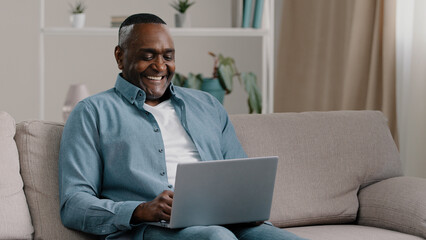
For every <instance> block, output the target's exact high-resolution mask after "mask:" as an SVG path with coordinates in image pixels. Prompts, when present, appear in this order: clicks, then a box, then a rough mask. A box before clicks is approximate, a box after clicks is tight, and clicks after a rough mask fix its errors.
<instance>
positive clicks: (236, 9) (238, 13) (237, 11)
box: [231, 0, 243, 28]
mask: <svg viewBox="0 0 426 240" xmlns="http://www.w3.org/2000/svg"><path fill="white" fill-rule="evenodd" d="M231 14H232V27H237V28H239V27H241V25H242V18H243V0H232V2H231Z"/></svg>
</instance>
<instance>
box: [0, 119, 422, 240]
mask: <svg viewBox="0 0 426 240" xmlns="http://www.w3.org/2000/svg"><path fill="white" fill-rule="evenodd" d="M230 119H231V121H232V123H233V124H234V127H235V130H236V132H237V135H238V137H239V139H240V141H241V143H242V145H243V147H244V149H245V150H246V152H247V154H248V155H249V156H265V155H277V156H279V163H278V172H277V177H276V183H275V189H274V197H273V204H272V210H271V217H270V222H272V223H273V224H274V225H275V226H277V227H280V228H284V229H286V230H288V231H291V232H293V233H295V234H297V235H299V236H301V237H305V238H307V239H312V240H337V239H339V240H340V239H348V240H352V239H353V240H361V239H362V240H365V239H371V240H373V239H374V240H376V239H377V240H379V239H386V240H392V239H395V240H397V239H398V240H420V239H424V238H426V179H423V178H414V177H407V176H403V174H402V166H401V162H400V159H399V154H398V149H397V147H396V145H395V143H394V140H393V138H392V136H391V133H390V131H389V129H388V126H387V121H386V118H385V117H384V115H383V114H382V113H381V112H377V111H334V112H333V111H332V112H306V113H274V114H264V115H231V116H230ZM63 126H64V124H63V123H55V122H48V121H39V120H34V121H24V122H20V123H18V124H16V123H15V120H14V119H13V118H12V117H11V116H10V115H9V114H7V113H5V112H0V163H1V164H0V239H63V240H68V239H96V237H95V236H91V235H88V234H84V233H81V232H78V231H74V230H71V229H67V228H65V227H64V226H63V225H62V223H61V220H60V216H59V194H58V164H57V162H58V151H59V142H60V139H61V134H62V130H63Z"/></svg>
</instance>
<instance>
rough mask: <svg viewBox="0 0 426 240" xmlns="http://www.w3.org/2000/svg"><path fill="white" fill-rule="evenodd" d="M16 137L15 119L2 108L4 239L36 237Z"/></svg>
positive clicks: (0, 217)
mask: <svg viewBox="0 0 426 240" xmlns="http://www.w3.org/2000/svg"><path fill="white" fill-rule="evenodd" d="M14 136H15V120H14V119H13V118H12V117H11V116H10V115H9V114H7V113H6V112H1V111H0V239H32V233H33V232H34V228H33V226H32V224H31V216H30V213H29V211H28V205H27V200H26V198H25V194H24V190H23V183H22V178H21V175H20V174H19V157H18V150H17V148H16V143H15V140H14V139H13V138H14Z"/></svg>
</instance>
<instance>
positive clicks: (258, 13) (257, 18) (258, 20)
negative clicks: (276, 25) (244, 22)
mask: <svg viewBox="0 0 426 240" xmlns="http://www.w3.org/2000/svg"><path fill="white" fill-rule="evenodd" d="M263 1H264V0H256V3H255V4H254V14H253V25H252V26H253V28H261V27H262V13H263Z"/></svg>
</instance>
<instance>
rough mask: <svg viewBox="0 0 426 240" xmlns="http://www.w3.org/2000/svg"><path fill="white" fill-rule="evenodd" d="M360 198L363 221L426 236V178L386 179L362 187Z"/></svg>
mask: <svg viewBox="0 0 426 240" xmlns="http://www.w3.org/2000/svg"><path fill="white" fill-rule="evenodd" d="M359 200H360V209H359V214H358V223H359V224H362V225H368V226H375V227H380V228H386V229H391V230H395V231H399V232H405V233H408V234H413V235H417V236H420V237H423V238H426V179H424V178H415V177H396V178H391V179H386V180H384V181H381V182H378V183H375V184H373V185H371V186H368V187H366V188H364V189H362V190H361V191H360V192H359Z"/></svg>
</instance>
